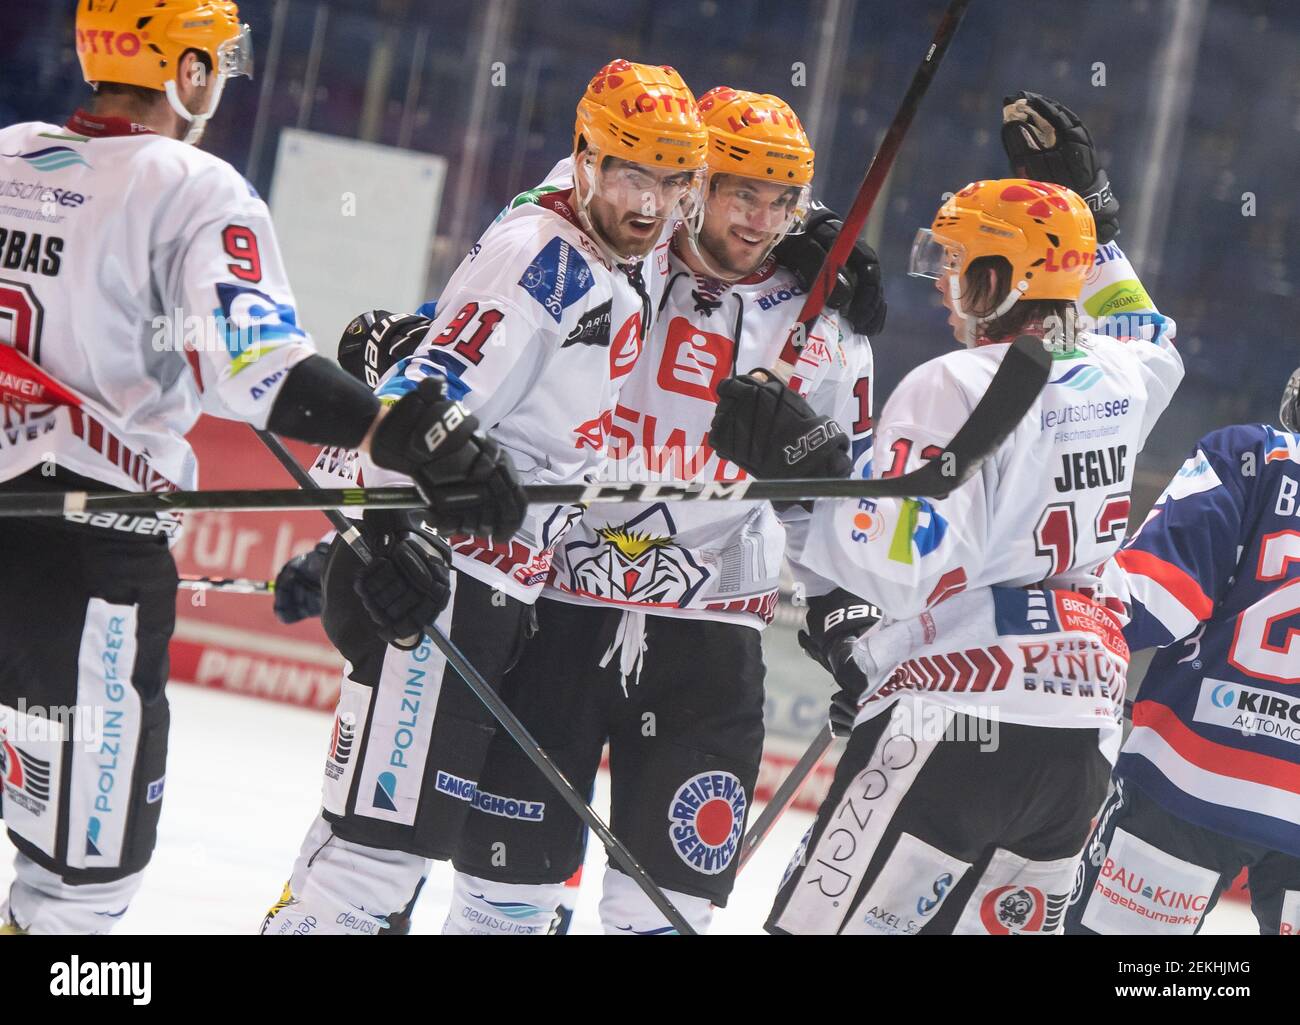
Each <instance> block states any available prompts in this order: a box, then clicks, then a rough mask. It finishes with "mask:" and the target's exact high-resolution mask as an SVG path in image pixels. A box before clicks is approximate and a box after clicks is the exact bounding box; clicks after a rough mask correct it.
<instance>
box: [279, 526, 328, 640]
mask: <svg viewBox="0 0 1300 1025" xmlns="http://www.w3.org/2000/svg"><path fill="white" fill-rule="evenodd" d="M329 553H330V545H329V542H328V541H322V542H321V543H320V544H318V545H317V546H316V547H315V548H313V549H312V550H311V551H310V552H303V553H302V554H301V555H295V556H294V557H293V558H292V559H290V560H289V561H288V562H286V563H285V564H284V565H283V566H281V567H280V572H279V573H277V574H276V575H275V618H276V619H278V620H279V621H280V622H281V623H284V624H286V625H288V624H290V623H297V622H299V621H300V620H303V619H310V618H312V617H313V616H319V615H320V610H321V605H322V599H321V591H320V578H321V574H322V573H324V572H325V561H326V559H327V558H328V557H329Z"/></svg>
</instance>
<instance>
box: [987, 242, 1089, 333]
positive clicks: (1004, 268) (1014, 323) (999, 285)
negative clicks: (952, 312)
mask: <svg viewBox="0 0 1300 1025" xmlns="http://www.w3.org/2000/svg"><path fill="white" fill-rule="evenodd" d="M990 271H992V272H993V273H992V274H991V275H990V273H989V272H990ZM1010 290H1011V262H1010V261H1009V260H1008V259H1007V258H1006V257H1004V256H979V257H976V258H975V259H974V260H972V261H971V263H970V266H969V267H967V268H966V274H965V280H964V281H963V282H962V301H961V304H962V308H963V309H964V310H965V311H966V312H967V313H969V314H971V315H972V316H975V317H979V318H980V319H981V331H982V333H983V334H984V335H985V336H987V337H988V338H990V339H992V340H993V341H1000V340H1001V339H1003V338H1015V337H1016V336H1018V335H1020V334H1023V333H1024V330H1025V327H1026V326H1028V325H1030V324H1035V323H1042V322H1043V321H1044V320H1046V319H1047V318H1048V317H1051V316H1056V317H1059V318H1064V317H1065V310H1066V307H1068V306H1069V305H1070V301H1069V300H1068V299H1021V300H1020V301H1018V302H1017V303H1016V304H1015V305H1014V306H1012V307H1011V309H1009V310H1007V312H1006V313H1004V314H1002V316H1000V317H996V318H994V319H993V320H990V321H984V320H983V318H984V317H986V316H987V315H988V314H990V313H992V312H993V311H994V310H996V309H997V308H998V305H999V304H1000V303H1001V302H1002V300H1004V299H1005V298H1006V297H1007V293H1008V292H1009V291H1010Z"/></svg>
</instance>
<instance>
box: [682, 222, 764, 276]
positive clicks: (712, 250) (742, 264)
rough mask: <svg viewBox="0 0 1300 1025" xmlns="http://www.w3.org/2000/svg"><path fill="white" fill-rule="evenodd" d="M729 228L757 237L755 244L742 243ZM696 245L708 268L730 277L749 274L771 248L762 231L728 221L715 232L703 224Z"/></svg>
mask: <svg viewBox="0 0 1300 1025" xmlns="http://www.w3.org/2000/svg"><path fill="white" fill-rule="evenodd" d="M733 231H744V233H745V234H747V235H749V236H750V237H751V238H757V239H759V242H758V243H757V244H756V245H752V246H751V245H745V244H743V240H741V239H739V238H735V237H734V236H733V235H732V234H731V233H732V232H733ZM699 244H700V249H701V250H702V255H703V257H704V259H705V260H706V261H707V262H708V263H709V264H710V265H711V266H712V268H713V269H714V270H715V271H717V272H719V273H722V274H724V275H726V278H727V279H728V280H730V281H739V280H741V279H742V278H747V277H749V276H750V275H751V274H753V273H754V272H755V271H756V270H758V268H759V267H761V266H762V265H763V261H764V260H766V259H767V256H768V254H769V253H770V252H771V251H772V236H771V235H770V234H764V233H762V232H750V231H747V230H745V229H740V228H736V227H735V226H734V225H729V226H727V227H725V228H723V229H722V231H721V232H720V233H719V232H717V231H715V230H713V229H712V228H710V227H709V226H708V225H707V224H706V225H705V226H704V227H703V228H702V229H701V230H700V242H699Z"/></svg>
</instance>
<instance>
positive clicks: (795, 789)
mask: <svg viewBox="0 0 1300 1025" xmlns="http://www.w3.org/2000/svg"><path fill="white" fill-rule="evenodd" d="M834 740H835V738H834V736H833V735H832V734H831V728H830V725H829V724H827V725H826V726H823V727H822V731H821V732H820V733H819V734H817V739H815V740H814V741H813V742H812V744H811V745H810V746H809V748H808V750H807V751H805V752H804V753H803V757H802V758H800V759H799V761H798V762H796V763H795V767H794V768H793V769H791V770H790V774H789V775H788V776H786V778H785V780H784V781H783V782H782V783H781V785H780V786H779V787H778V788H777V791H776V793H774V794H773V795H772V800H770V801H768V802H767V806H766V807H765V808H764V809H763V814H762V815H760V816H759V817H758V821H757V822H755V823H754V824H753V825H752V826H750V827H749V832H748V833H746V834H745V839H744V841H743V842H742V843H741V846H740V863H739V865H737V867H736V871H737V872H739V871H740V870H741V869H742V868H744V867H745V864H746V863H747V862H748V861H749V859H750V858H752V857H753V856H754V852H755V851H757V850H758V845H759V844H761V843H762V842H763V841H764V840H766V839H767V834H768V833H770V832H772V827H773V826H775V825H776V823H777V820H778V819H779V818H780V817H781V816H782V815H784V814H785V811H786V809H787V808H789V807H790V805H791V804H793V803H794V799H795V798H796V797H798V796H799V791H800V790H802V789H803V785H804V784H805V783H806V782H808V777H809V776H811V775H812V774H813V773H814V772H816V771H817V766H819V765H820V764H821V762H822V759H823V758H825V757H826V752H827V751H829V750H830V749H831V744H832V742H833V741H834Z"/></svg>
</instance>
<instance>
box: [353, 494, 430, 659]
mask: <svg viewBox="0 0 1300 1025" xmlns="http://www.w3.org/2000/svg"><path fill="white" fill-rule="evenodd" d="M420 518H421V517H420V514H419V513H418V512H417V513H415V514H414V516H410V515H407V514H406V513H404V512H393V511H384V510H377V511H374V512H367V513H366V514H365V520H364V524H365V526H364V535H365V538H366V541H367V543H368V544H369V545H370V546H371V550H372V551H373V553H374V556H375V558H374V560H373V561H372V562H371V563H370V565H368V566H364V567H362V569H361V571H360V572H359V573H358V574H357V578H356V580H354V581H353V582H352V587H353V589H354V590H355V591H356V592H357V595H358V596H359V597H360V598H361V604H362V605H364V606H365V608H366V611H367V612H368V613H370V618H371V619H372V620H374V622H375V632H376V633H377V634H378V635H379V637H380V638H381V639H383V640H384V641H386V642H387V643H389V644H392V645H394V646H395V647H398V648H401V649H403V650H404V651H409V650H411V649H412V648H416V647H418V646H419V643H420V638H421V635H422V634H423V633H424V631H425V628H426V627H427V626H428V625H429V624H430V623H432V622H433V621H434V620H435V619H437V618H438V614H439V613H440V612H442V610H443V609H445V608H446V607H447V601H448V599H449V598H450V597H451V549H450V548H449V547H448V546H447V543H446V542H445V541H443V540H442V538H440V537H438V536H437V535H436V534H434V533H433V532H432V531H430V530H428V529H427V528H425V527H423V526H422V525H421V524H420V523H419V522H418V521H419V519H420Z"/></svg>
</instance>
